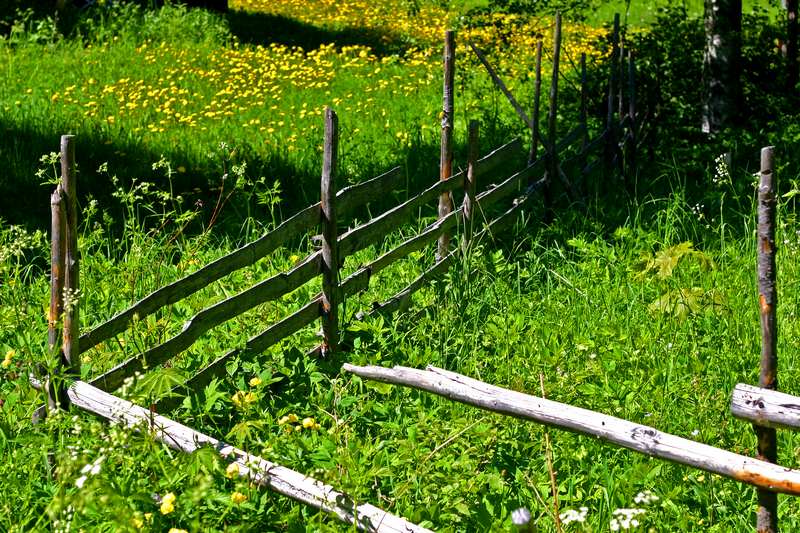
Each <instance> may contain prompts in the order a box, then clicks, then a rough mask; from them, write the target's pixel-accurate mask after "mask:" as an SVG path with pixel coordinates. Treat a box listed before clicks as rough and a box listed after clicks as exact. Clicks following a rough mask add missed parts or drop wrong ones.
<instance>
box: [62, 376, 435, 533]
mask: <svg viewBox="0 0 800 533" xmlns="http://www.w3.org/2000/svg"><path fill="white" fill-rule="evenodd" d="M68 394H69V398H70V400H71V401H72V404H73V405H75V406H77V407H80V408H81V409H83V410H85V411H88V412H90V413H94V414H96V415H98V416H100V417H102V418H105V419H106V420H108V421H110V422H111V423H114V424H120V425H122V426H125V427H127V428H130V429H133V430H137V431H142V432H147V433H148V434H150V435H152V437H153V438H155V439H156V440H158V441H159V442H162V443H164V444H166V445H167V446H169V447H170V448H173V449H175V450H179V451H182V452H185V453H193V452H195V451H197V450H199V449H200V448H202V447H206V446H207V447H210V448H212V449H214V450H215V451H216V452H217V453H218V454H220V455H221V456H222V457H223V458H225V460H227V461H228V462H230V463H235V464H236V466H237V467H238V470H237V472H238V475H239V476H240V477H241V478H243V479H244V480H246V481H249V482H252V483H255V484H257V485H259V486H261V487H265V488H268V489H270V490H273V491H275V492H278V493H280V494H283V495H284V496H288V497H289V498H292V499H294V500H297V501H299V502H301V503H304V504H306V505H310V506H311V507H314V508H316V509H320V510H322V511H325V512H328V513H332V514H334V515H336V516H337V517H338V518H339V519H340V520H342V521H343V522H345V523H347V524H353V525H355V526H356V527H358V529H360V530H362V531H370V532H386V533H401V532H409V531H417V532H425V531H428V530H427V529H425V528H423V527H420V526H417V525H414V524H412V523H410V522H408V521H406V520H404V519H403V518H400V517H397V516H395V515H392V514H389V513H387V512H385V511H382V510H381V509H378V508H377V507H374V506H373V505H370V504H368V503H361V504H359V503H358V502H356V501H355V500H353V499H352V498H350V497H349V496H347V495H346V494H343V493H341V492H338V491H336V490H335V489H334V488H333V487H331V486H329V485H325V484H324V483H322V482H321V481H318V480H316V479H314V478H311V477H308V476H306V475H304V474H301V473H300V472H297V471H294V470H291V469H289V468H286V467H284V466H281V465H279V464H276V463H271V462H269V461H266V460H265V459H262V458H261V457H257V456H254V455H250V454H248V453H246V452H244V451H243V450H240V449H238V448H235V447H233V446H230V445H229V444H226V443H224V442H221V441H219V440H217V439H215V438H213V437H210V436H208V435H205V434H203V433H200V432H199V431H196V430H194V429H192V428H190V427H187V426H184V425H183V424H179V423H178V422H175V421H174V420H170V419H169V418H166V417H164V416H161V415H158V414H155V413H152V412H151V411H150V410H149V409H144V408H142V407H139V406H137V405H134V404H132V403H131V402H129V401H126V400H123V399H121V398H117V397H116V396H112V395H111V394H108V393H106V392H103V391H102V390H100V389H98V388H96V387H93V386H91V385H89V384H88V383H84V382H82V381H76V382H74V383H73V384H72V385H71V386H70V388H69V390H68Z"/></svg>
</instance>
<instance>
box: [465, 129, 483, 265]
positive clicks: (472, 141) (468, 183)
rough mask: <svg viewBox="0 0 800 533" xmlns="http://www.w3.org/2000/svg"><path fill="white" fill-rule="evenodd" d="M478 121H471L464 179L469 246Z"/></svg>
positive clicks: (475, 174)
mask: <svg viewBox="0 0 800 533" xmlns="http://www.w3.org/2000/svg"><path fill="white" fill-rule="evenodd" d="M478 129H479V126H478V121H477V120H471V121H470V122H469V132H468V134H467V177H466V179H465V180H464V201H463V203H462V205H461V210H462V212H463V215H464V235H463V242H462V245H463V247H464V249H467V248H468V247H469V243H470V241H471V240H472V226H473V217H474V211H475V190H476V181H477V178H478V153H479V152H478Z"/></svg>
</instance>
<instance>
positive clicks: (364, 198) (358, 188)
mask: <svg viewBox="0 0 800 533" xmlns="http://www.w3.org/2000/svg"><path fill="white" fill-rule="evenodd" d="M402 171H403V169H402V167H394V168H393V169H391V170H390V171H388V172H385V173H383V174H381V175H380V176H378V177H376V178H372V179H371V180H367V181H365V182H362V183H356V184H355V185H350V186H348V187H345V188H344V189H342V190H340V191H339V192H337V193H336V212H337V213H338V214H339V215H340V216H347V215H349V214H351V213H352V212H353V211H354V210H355V209H357V208H358V207H361V206H362V205H367V204H369V203H370V202H374V201H376V200H380V199H382V198H384V197H385V196H386V195H387V194H388V193H389V192H390V191H391V190H392V188H393V186H394V185H395V184H396V183H397V182H398V181H399V179H400V176H401V174H402Z"/></svg>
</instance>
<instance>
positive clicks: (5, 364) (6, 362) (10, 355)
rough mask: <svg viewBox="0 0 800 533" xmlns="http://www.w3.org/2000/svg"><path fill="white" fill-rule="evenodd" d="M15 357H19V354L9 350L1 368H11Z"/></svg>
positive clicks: (0, 364)
mask: <svg viewBox="0 0 800 533" xmlns="http://www.w3.org/2000/svg"><path fill="white" fill-rule="evenodd" d="M15 355H17V352H15V351H14V350H8V351H7V352H6V356H5V357H4V358H3V362H2V363H0V366H2V367H3V368H8V367H10V366H11V359H12V358H13V357H14V356H15Z"/></svg>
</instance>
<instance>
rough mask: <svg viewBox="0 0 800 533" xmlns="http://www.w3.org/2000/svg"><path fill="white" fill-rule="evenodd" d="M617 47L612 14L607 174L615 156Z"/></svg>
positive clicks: (615, 23)
mask: <svg viewBox="0 0 800 533" xmlns="http://www.w3.org/2000/svg"><path fill="white" fill-rule="evenodd" d="M618 45H619V13H615V14H614V33H612V35H611V73H610V75H609V77H608V109H607V114H606V130H607V131H608V137H607V141H608V142H607V143H606V167H607V170H608V171H609V172H611V171H612V170H613V166H614V156H615V155H616V152H617V150H616V144H617V125H616V124H615V119H614V88H615V87H616V85H617V64H616V61H617V49H618Z"/></svg>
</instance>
